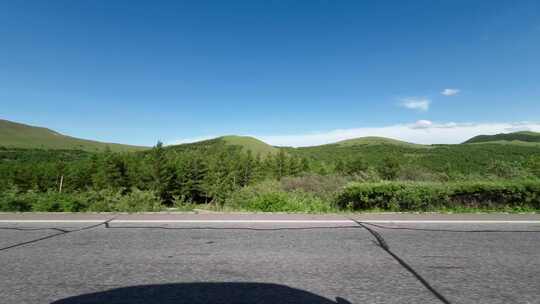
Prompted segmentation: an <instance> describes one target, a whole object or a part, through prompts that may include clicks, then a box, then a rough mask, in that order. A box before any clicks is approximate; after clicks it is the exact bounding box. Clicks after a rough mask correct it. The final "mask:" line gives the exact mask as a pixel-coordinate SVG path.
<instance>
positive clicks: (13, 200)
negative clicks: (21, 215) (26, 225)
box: [0, 188, 32, 212]
mask: <svg viewBox="0 0 540 304" xmlns="http://www.w3.org/2000/svg"><path fill="white" fill-rule="evenodd" d="M31 210H32V203H31V202H30V201H28V200H26V198H25V197H21V196H20V195H18V190H17V189H16V188H9V189H8V190H5V191H2V192H0V211H3V212H28V211H31Z"/></svg>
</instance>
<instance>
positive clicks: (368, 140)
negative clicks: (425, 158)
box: [335, 136, 429, 148]
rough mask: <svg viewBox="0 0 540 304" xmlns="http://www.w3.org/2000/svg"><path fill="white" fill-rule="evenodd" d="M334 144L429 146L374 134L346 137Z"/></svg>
mask: <svg viewBox="0 0 540 304" xmlns="http://www.w3.org/2000/svg"><path fill="white" fill-rule="evenodd" d="M335 144H337V145H339V146H342V147H348V146H357V145H398V146H404V147H411V148H427V147H429V146H426V145H419V144H413V143H408V142H406V141H401V140H397V139H392V138H386V137H376V136H368V137H359V138H353V139H347V140H343V141H339V142H337V143H335Z"/></svg>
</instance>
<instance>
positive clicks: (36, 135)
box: [0, 119, 147, 152]
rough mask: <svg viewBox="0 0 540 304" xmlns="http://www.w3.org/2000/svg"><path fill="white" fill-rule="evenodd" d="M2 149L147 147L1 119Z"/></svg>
mask: <svg viewBox="0 0 540 304" xmlns="http://www.w3.org/2000/svg"><path fill="white" fill-rule="evenodd" d="M0 147H7V148H21V149H55V150H83V151H100V150H103V149H105V148H106V147H108V148H109V149H111V150H112V151H117V152H120V151H139V150H144V149H147V148H146V147H138V146H129V145H121V144H114V143H103V142H98V141H92V140H85V139H79V138H75V137H70V136H65V135H62V134H60V133H58V132H55V131H53V130H50V129H47V128H41V127H34V126H29V125H25V124H21V123H16V122H11V121H8V120H2V119H0Z"/></svg>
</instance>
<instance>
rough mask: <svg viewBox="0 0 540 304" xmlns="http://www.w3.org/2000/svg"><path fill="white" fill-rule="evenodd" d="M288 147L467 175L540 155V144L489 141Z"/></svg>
mask: <svg viewBox="0 0 540 304" xmlns="http://www.w3.org/2000/svg"><path fill="white" fill-rule="evenodd" d="M286 149H287V152H288V153H289V154H292V155H297V156H300V157H306V158H308V159H311V160H314V161H322V162H325V163H327V164H334V163H336V161H338V160H345V161H347V160H351V159H354V158H357V157H361V158H362V159H364V160H365V161H366V162H367V164H368V165H369V166H373V167H378V166H380V165H381V164H382V163H383V160H384V159H385V158H387V157H393V158H396V159H397V160H398V161H399V163H400V164H401V165H402V166H406V167H412V168H423V169H424V170H426V171H429V172H445V173H450V172H453V173H456V174H465V175H475V174H484V173H485V172H486V171H487V170H488V168H489V166H490V165H491V164H492V163H493V162H494V161H502V162H506V163H515V164H524V163H526V162H527V161H528V160H529V159H530V158H531V157H533V156H537V157H540V145H538V144H532V143H522V144H505V145H501V144H498V143H492V142H487V143H478V144H471V145H431V146H423V145H414V144H411V145H407V144H388V143H384V142H383V143H378V144H376V143H375V144H368V145H362V144H357V145H340V144H331V145H322V146H315V147H303V148H286Z"/></svg>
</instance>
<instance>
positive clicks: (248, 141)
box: [220, 135, 279, 155]
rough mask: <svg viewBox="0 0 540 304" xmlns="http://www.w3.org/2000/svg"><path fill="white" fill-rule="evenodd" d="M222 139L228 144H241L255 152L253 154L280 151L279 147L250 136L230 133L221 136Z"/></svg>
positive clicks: (245, 148)
mask: <svg viewBox="0 0 540 304" xmlns="http://www.w3.org/2000/svg"><path fill="white" fill-rule="evenodd" d="M220 139H221V140H223V141H225V143H226V144H227V145H232V146H240V147H242V148H243V149H244V150H249V151H251V152H253V154H260V155H268V154H275V153H277V152H278V151H279V149H278V148H276V147H273V146H271V145H269V144H267V143H265V142H263V141H261V140H258V139H256V138H253V137H249V136H236V135H229V136H223V137H220Z"/></svg>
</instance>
